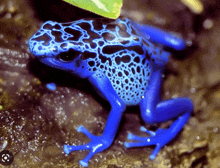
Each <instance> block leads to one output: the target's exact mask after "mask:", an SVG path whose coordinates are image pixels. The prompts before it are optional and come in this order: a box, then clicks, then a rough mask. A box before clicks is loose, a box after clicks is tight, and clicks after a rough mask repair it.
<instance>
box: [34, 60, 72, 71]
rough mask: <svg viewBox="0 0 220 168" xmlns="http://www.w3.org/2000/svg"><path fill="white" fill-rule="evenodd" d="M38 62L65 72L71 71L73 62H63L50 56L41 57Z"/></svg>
mask: <svg viewBox="0 0 220 168" xmlns="http://www.w3.org/2000/svg"><path fill="white" fill-rule="evenodd" d="M38 60H39V61H40V62H42V63H43V64H45V65H48V66H50V67H52V68H56V69H61V70H65V71H71V67H72V62H68V63H67V62H62V61H60V60H59V59H57V58H55V57H52V56H51V57H50V56H49V57H48V56H40V57H38Z"/></svg>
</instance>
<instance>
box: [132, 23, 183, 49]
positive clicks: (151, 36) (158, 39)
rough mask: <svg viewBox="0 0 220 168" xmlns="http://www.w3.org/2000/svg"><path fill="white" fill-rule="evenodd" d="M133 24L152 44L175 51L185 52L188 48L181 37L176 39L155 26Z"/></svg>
mask: <svg viewBox="0 0 220 168" xmlns="http://www.w3.org/2000/svg"><path fill="white" fill-rule="evenodd" d="M131 23H132V25H133V26H134V27H135V28H137V29H138V30H140V31H141V32H142V33H143V34H142V35H145V36H146V38H147V39H148V40H150V41H152V42H155V43H160V44H163V45H165V46H167V47H171V48H173V49H175V50H183V49H184V48H185V47H186V43H185V41H184V40H183V39H182V38H180V37H176V36H174V35H172V34H170V33H167V32H165V31H163V30H161V29H158V28H155V27H153V26H148V25H142V24H137V23H135V22H132V21H131Z"/></svg>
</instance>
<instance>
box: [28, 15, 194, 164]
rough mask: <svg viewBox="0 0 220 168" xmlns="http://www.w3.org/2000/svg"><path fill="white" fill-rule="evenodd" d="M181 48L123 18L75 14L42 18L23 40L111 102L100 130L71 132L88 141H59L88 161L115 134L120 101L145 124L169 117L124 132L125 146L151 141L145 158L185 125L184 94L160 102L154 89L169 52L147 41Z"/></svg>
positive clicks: (171, 38) (189, 103)
mask: <svg viewBox="0 0 220 168" xmlns="http://www.w3.org/2000/svg"><path fill="white" fill-rule="evenodd" d="M149 40H150V41H153V42H157V43H161V44H163V45H165V46H167V47H171V48H174V49H176V50H181V49H184V48H185V42H184V40H182V39H181V38H177V37H174V36H173V35H171V34H168V33H166V32H164V31H162V30H159V29H156V28H152V27H150V26H146V25H139V24H136V23H134V22H132V21H130V20H129V19H127V18H119V19H116V20H110V19H104V18H101V19H81V20H78V21H73V22H68V23H57V22H53V21H47V22H45V23H44V24H43V25H42V26H41V28H40V30H38V31H37V32H36V33H35V34H34V35H33V37H32V38H31V39H30V41H29V48H30V51H31V53H32V54H33V55H34V56H35V57H36V58H37V59H39V60H40V61H41V62H42V63H44V64H46V65H48V66H51V67H53V68H58V69H61V70H64V71H68V72H71V73H72V74H75V75H77V76H79V77H81V78H87V79H88V80H89V82H91V84H92V85H93V86H94V88H95V89H96V90H97V92H98V93H100V95H101V96H102V97H103V98H105V99H106V100H107V101H108V102H109V103H110V105H111V111H110V114H109V116H108V119H107V122H106V126H105V129H104V131H103V134H102V135H99V136H96V135H93V134H91V133H90V132H89V131H88V130H87V129H86V128H85V127H83V126H82V125H81V126H79V127H78V129H77V131H78V132H82V133H84V134H85V135H86V136H87V137H88V138H89V139H90V140H91V141H90V142H89V143H87V144H85V145H73V146H71V145H64V147H63V148H64V152H65V153H66V154H69V153H70V152H71V151H76V150H89V151H90V152H89V154H88V155H87V156H86V157H85V158H84V159H83V160H81V161H80V164H81V165H82V166H84V167H86V166H88V162H89V160H90V159H91V157H92V156H93V155H94V154H96V153H98V152H101V151H103V150H105V149H106V148H108V147H109V146H110V145H111V144H112V142H113V140H114V138H115V135H116V133H117V130H118V127H119V124H120V121H121V118H122V114H123V112H124V111H125V108H126V106H131V105H139V106H140V112H141V117H142V119H143V120H144V121H145V122H146V123H147V124H154V123H161V122H165V121H168V120H170V119H175V121H174V122H173V123H172V124H171V126H170V127H169V128H167V129H158V130H157V131H155V132H153V131H149V130H147V129H145V128H144V127H141V128H140V130H141V131H144V132H146V133H147V134H149V135H150V136H146V137H139V136H136V135H133V134H131V133H130V134H128V137H127V138H128V139H129V140H134V141H135V142H125V143H124V145H125V147H126V148H131V147H142V146H151V145H155V146H156V147H155V149H154V151H153V153H152V154H151V155H150V159H155V157H156V155H157V153H158V152H159V150H160V149H161V148H162V147H163V146H165V145H166V144H167V143H169V142H170V141H171V140H172V139H173V138H175V137H176V136H177V134H178V133H179V132H180V131H181V129H182V128H183V127H184V125H185V124H186V122H187V120H188V119H189V117H190V115H191V112H192V110H193V104H192V101H191V100H190V99H189V98H175V99H169V100H165V101H161V98H160V88H161V83H162V73H163V71H164V66H165V64H166V63H167V62H168V58H169V55H170V54H169V53H168V52H166V51H163V50H161V49H160V48H159V47H155V45H154V44H152V43H151V42H150V41H149Z"/></svg>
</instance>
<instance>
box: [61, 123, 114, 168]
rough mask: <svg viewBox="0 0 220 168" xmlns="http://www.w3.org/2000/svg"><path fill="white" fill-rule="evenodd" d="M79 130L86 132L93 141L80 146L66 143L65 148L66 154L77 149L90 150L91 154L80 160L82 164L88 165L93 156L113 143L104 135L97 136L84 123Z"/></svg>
mask: <svg viewBox="0 0 220 168" xmlns="http://www.w3.org/2000/svg"><path fill="white" fill-rule="evenodd" d="M77 131H78V132H82V133H84V134H85V135H86V136H87V137H88V138H89V139H91V141H90V142H89V143H87V144H84V145H78V146H75V145H72V146H71V145H64V146H63V150H64V152H65V153H66V154H69V153H70V152H72V151H76V150H90V152H89V154H88V155H87V156H86V157H85V158H84V159H83V160H81V161H79V163H80V165H82V166H84V167H87V166H88V162H89V160H90V159H91V157H92V156H93V155H94V154H96V153H98V152H101V151H103V150H105V149H106V148H108V147H109V146H110V145H111V143H112V140H111V139H109V138H107V137H104V136H95V135H93V134H91V133H90V132H89V131H88V130H87V129H86V128H85V127H83V126H82V125H81V126H79V127H78V128H77Z"/></svg>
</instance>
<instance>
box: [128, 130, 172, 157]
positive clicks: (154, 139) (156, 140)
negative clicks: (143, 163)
mask: <svg viewBox="0 0 220 168" xmlns="http://www.w3.org/2000/svg"><path fill="white" fill-rule="evenodd" d="M140 130H141V131H143V132H146V133H147V134H149V135H151V136H150V137H140V136H136V135H134V134H131V133H129V134H128V136H127V138H128V139H129V140H134V141H138V142H125V143H124V145H125V147H126V148H131V147H141V146H151V145H156V148H155V149H154V151H153V152H152V154H151V155H150V157H149V158H150V159H152V160H153V159H155V157H156V155H157V153H158V152H159V151H160V149H161V148H162V147H163V146H164V145H166V144H167V143H168V142H169V141H170V139H169V138H168V137H169V136H168V134H169V133H170V132H169V131H168V130H167V129H161V128H159V129H157V131H156V132H154V131H149V130H147V129H146V128H145V127H141V128H140Z"/></svg>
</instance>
